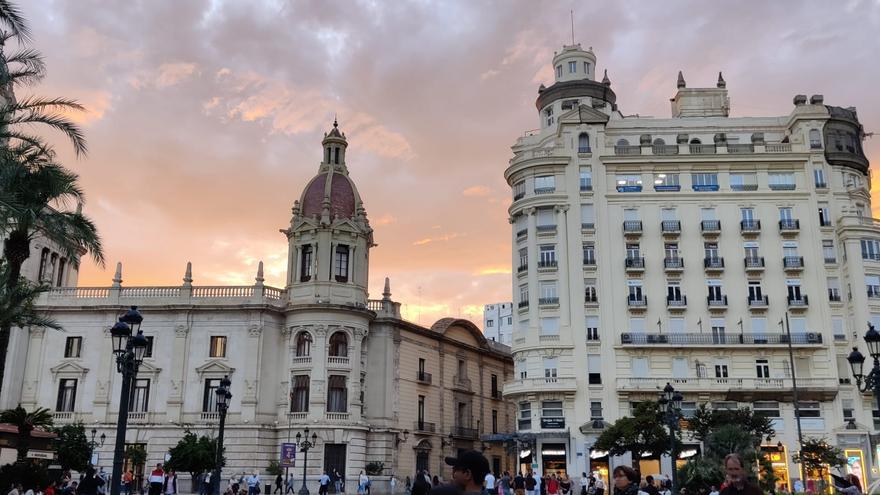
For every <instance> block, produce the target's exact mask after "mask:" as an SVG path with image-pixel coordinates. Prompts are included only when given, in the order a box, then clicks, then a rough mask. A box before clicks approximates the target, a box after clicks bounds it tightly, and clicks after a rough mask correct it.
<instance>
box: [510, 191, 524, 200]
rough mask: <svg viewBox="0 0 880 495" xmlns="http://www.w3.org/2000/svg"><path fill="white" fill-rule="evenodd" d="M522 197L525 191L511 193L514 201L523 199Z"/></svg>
mask: <svg viewBox="0 0 880 495" xmlns="http://www.w3.org/2000/svg"><path fill="white" fill-rule="evenodd" d="M524 197H526V192H525V191H519V192H517V193H516V194H514V195H513V200H514V201H519V200H521V199H523V198H524Z"/></svg>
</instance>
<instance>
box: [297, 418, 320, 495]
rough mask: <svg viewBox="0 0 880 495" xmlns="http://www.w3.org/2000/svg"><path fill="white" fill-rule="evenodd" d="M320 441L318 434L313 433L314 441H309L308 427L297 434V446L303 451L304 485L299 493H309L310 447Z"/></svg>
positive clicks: (305, 494)
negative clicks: (307, 480) (307, 474)
mask: <svg viewBox="0 0 880 495" xmlns="http://www.w3.org/2000/svg"><path fill="white" fill-rule="evenodd" d="M317 443H318V434H317V433H312V441H311V442H310V441H309V429H308V428H306V429H305V430H304V431H303V433H297V434H296V446H297V447H299V451H300V452H302V453H303V486H302V488H300V489H299V492H298V495H309V487H307V486H306V465H307V464H308V463H309V449H311V448H312V447H314V446H315V444H317Z"/></svg>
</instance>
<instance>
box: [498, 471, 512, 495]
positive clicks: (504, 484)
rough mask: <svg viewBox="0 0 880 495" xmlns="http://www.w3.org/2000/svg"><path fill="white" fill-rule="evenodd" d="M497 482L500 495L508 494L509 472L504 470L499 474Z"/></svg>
mask: <svg viewBox="0 0 880 495" xmlns="http://www.w3.org/2000/svg"><path fill="white" fill-rule="evenodd" d="M499 484H500V485H501V495H510V473H508V472H507V471H504V472H503V473H502V474H501V481H500V482H499Z"/></svg>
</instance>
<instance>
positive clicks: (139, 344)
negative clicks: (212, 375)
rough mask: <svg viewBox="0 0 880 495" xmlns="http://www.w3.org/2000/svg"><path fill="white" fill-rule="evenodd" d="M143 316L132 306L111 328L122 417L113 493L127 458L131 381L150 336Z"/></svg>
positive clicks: (115, 494) (112, 494) (115, 452)
mask: <svg viewBox="0 0 880 495" xmlns="http://www.w3.org/2000/svg"><path fill="white" fill-rule="evenodd" d="M142 321H144V317H143V316H141V314H140V313H139V312H138V310H137V306H132V307H131V309H130V310H128V311H127V312H126V313H125V314H124V315H122V317H121V318H119V321H118V322H116V324H115V325H113V328H111V329H110V338H111V339H112V341H113V354H115V355H116V371H118V372H119V373H121V374H122V389H121V390H120V392H119V417H118V418H117V419H116V446H115V448H114V450H113V477H112V478H111V479H110V495H119V491H120V488H121V484H122V464H123V463H124V462H125V430H126V428H128V406H129V400H130V397H129V396H130V394H131V381H132V380H133V379H134V377H136V376H137V372H138V367H140V365H141V363H142V362H143V361H144V354H146V352H147V338H146V337H144V332H142V331H141V322H142Z"/></svg>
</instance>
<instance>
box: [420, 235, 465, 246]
mask: <svg viewBox="0 0 880 495" xmlns="http://www.w3.org/2000/svg"><path fill="white" fill-rule="evenodd" d="M458 237H461V235H460V234H458V233H457V232H453V233H451V234H444V235H441V236H437V237H425V238H423V239H419V240H417V241H415V242H414V243H413V246H424V245H425V244H430V243H432V242H446V241H451V240H453V239H457V238H458Z"/></svg>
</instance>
